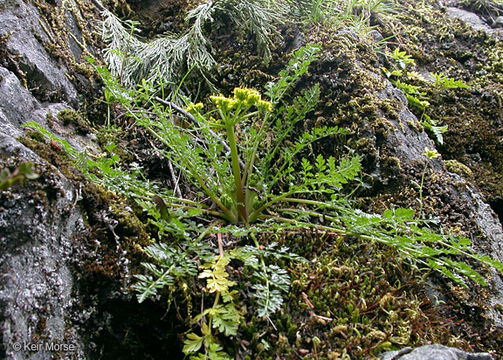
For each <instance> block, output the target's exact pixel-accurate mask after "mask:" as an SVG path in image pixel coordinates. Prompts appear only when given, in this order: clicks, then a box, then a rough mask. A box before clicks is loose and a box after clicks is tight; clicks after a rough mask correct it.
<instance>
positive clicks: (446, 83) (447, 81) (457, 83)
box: [431, 73, 469, 89]
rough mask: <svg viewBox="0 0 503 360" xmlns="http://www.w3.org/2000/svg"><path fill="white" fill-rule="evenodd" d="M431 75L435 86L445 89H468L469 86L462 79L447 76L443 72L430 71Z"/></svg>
mask: <svg viewBox="0 0 503 360" xmlns="http://www.w3.org/2000/svg"><path fill="white" fill-rule="evenodd" d="M431 76H432V77H433V79H434V80H435V86H439V87H443V88H445V89H469V86H468V85H466V84H465V83H464V82H463V81H461V80H454V79H451V78H448V77H447V76H445V75H444V73H432V74H431Z"/></svg>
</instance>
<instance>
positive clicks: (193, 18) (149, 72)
mask: <svg viewBox="0 0 503 360" xmlns="http://www.w3.org/2000/svg"><path fill="white" fill-rule="evenodd" d="M285 9H286V5H285V4H284V3H283V2H282V1H266V0H259V1H252V0H245V1H236V0H220V1H206V2H202V3H201V4H199V5H198V6H196V7H195V8H193V9H192V10H190V11H188V13H187V15H186V17H185V21H186V24H187V27H186V29H185V30H184V31H182V33H180V34H177V35H163V36H160V37H158V38H157V39H155V40H152V41H142V40H141V39H140V38H139V37H137V36H135V32H136V27H137V26H138V23H134V22H125V23H124V22H122V21H121V20H120V19H119V18H118V17H117V16H115V15H114V14H113V13H112V12H110V11H108V10H106V9H103V13H102V16H103V18H104V21H103V23H102V38H103V41H104V42H105V43H106V44H107V49H106V51H105V61H106V63H107V64H108V68H109V69H110V72H111V73H112V74H113V75H114V76H116V77H118V78H119V80H120V82H121V84H124V85H126V86H127V87H130V88H132V87H134V86H135V85H136V84H138V83H139V82H141V81H142V79H145V80H146V81H147V82H149V83H158V81H159V79H164V80H163V81H164V82H165V83H166V84H168V85H169V86H170V87H171V90H172V91H175V89H176V84H178V83H179V82H180V80H181V77H180V74H184V73H186V72H187V70H189V69H195V70H196V71H197V72H198V73H199V74H200V75H202V76H203V77H205V78H206V76H205V73H207V72H208V71H209V70H211V68H212V67H213V66H214V65H215V60H214V58H213V55H212V46H211V42H210V40H209V39H208V37H207V34H206V31H205V28H207V25H208V24H210V23H212V22H213V21H215V19H220V18H221V17H222V16H221V15H226V16H227V18H229V19H230V20H231V21H232V22H233V23H235V24H238V25H239V26H240V27H243V29H244V30H245V31H246V32H248V33H250V34H252V35H254V36H255V38H256V41H257V48H258V52H259V53H260V54H261V55H262V56H263V57H264V59H265V61H266V62H268V61H269V60H270V58H271V47H272V45H273V43H272V40H271V36H273V35H274V34H278V31H277V30H276V27H275V24H276V23H281V22H282V21H283V14H284V12H285Z"/></svg>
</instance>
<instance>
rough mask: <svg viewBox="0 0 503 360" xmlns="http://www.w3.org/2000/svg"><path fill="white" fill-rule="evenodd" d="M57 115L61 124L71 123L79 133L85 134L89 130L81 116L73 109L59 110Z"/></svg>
mask: <svg viewBox="0 0 503 360" xmlns="http://www.w3.org/2000/svg"><path fill="white" fill-rule="evenodd" d="M57 117H58V120H60V121H61V122H62V123H63V125H65V126H68V125H73V126H74V127H75V130H76V132H77V133H78V134H80V135H86V134H88V133H89V131H90V129H89V124H88V123H87V122H86V121H85V120H84V119H83V118H82V116H80V115H79V114H78V113H77V112H75V111H73V110H63V111H60V112H59V113H58V115H57Z"/></svg>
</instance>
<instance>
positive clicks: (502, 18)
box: [494, 16, 503, 28]
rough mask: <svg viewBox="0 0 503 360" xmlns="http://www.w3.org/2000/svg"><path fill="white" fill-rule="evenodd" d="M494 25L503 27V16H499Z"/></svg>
mask: <svg viewBox="0 0 503 360" xmlns="http://www.w3.org/2000/svg"><path fill="white" fill-rule="evenodd" d="M494 27H497V28H503V16H498V17H497V18H496V20H494Z"/></svg>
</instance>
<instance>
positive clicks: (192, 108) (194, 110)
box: [185, 103, 203, 114]
mask: <svg viewBox="0 0 503 360" xmlns="http://www.w3.org/2000/svg"><path fill="white" fill-rule="evenodd" d="M202 109H203V104H201V103H197V104H192V103H190V104H189V106H187V107H186V108H185V111H187V112H188V113H191V114H197V113H198V112H200V111H201V110H202Z"/></svg>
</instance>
